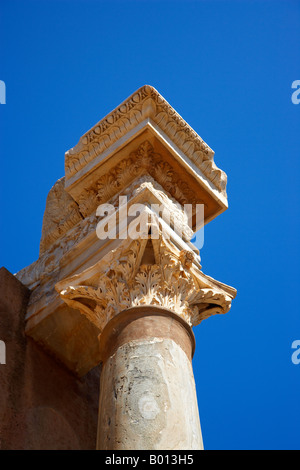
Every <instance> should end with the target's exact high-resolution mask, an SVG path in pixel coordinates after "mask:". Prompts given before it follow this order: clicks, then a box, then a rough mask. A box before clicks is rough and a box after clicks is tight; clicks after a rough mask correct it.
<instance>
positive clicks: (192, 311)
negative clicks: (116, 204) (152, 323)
mask: <svg viewBox="0 0 300 470" xmlns="http://www.w3.org/2000/svg"><path fill="white" fill-rule="evenodd" d="M56 290H57V291H58V292H59V294H60V296H61V298H62V299H63V300H64V301H65V302H66V303H67V304H68V305H69V306H70V307H72V308H75V309H78V310H79V311H80V312H81V313H82V314H83V315H85V316H86V317H87V318H88V319H89V320H90V321H91V322H92V323H93V324H95V325H96V326H97V327H98V328H99V329H100V331H102V330H103V328H104V327H105V325H106V324H107V323H108V322H109V321H110V320H111V319H112V318H113V317H114V316H115V315H117V314H118V313H120V312H121V311H123V310H126V309H129V308H131V307H135V306H160V307H164V308H166V309H169V310H171V311H172V312H174V313H175V314H177V315H179V316H180V317H181V318H182V319H184V320H185V321H186V322H187V323H188V324H189V325H190V326H195V325H198V324H199V323H200V322H201V321H202V320H203V319H205V318H208V317H209V316H211V315H214V314H216V313H226V312H228V310H229V309H230V306H231V300H232V299H233V298H234V296H235V289H233V288H231V287H229V286H225V285H224V284H221V283H219V282H217V281H215V280H213V279H212V278H210V277H208V276H206V275H205V274H203V272H202V271H201V266H200V265H199V263H198V261H197V259H196V257H195V254H194V253H193V252H192V251H190V250H179V249H178V248H177V247H176V246H175V244H174V243H173V242H172V241H170V240H168V239H166V238H164V237H163V235H161V238H160V239H159V240H152V239H151V238H150V236H149V239H148V240H130V241H126V242H124V243H123V244H122V245H121V246H119V247H118V248H117V249H116V250H113V251H111V252H109V253H108V255H107V256H105V257H103V258H102V259H101V260H100V261H99V262H98V263H96V264H95V265H94V266H92V267H90V268H88V269H86V270H85V271H83V272H82V273H80V274H77V275H75V276H72V277H70V278H67V279H64V280H62V281H60V282H58V283H57V284H56Z"/></svg>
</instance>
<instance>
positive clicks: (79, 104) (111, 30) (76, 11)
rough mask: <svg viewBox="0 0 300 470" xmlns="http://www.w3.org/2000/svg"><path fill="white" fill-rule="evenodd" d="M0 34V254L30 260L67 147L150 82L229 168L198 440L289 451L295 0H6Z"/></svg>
mask: <svg viewBox="0 0 300 470" xmlns="http://www.w3.org/2000/svg"><path fill="white" fill-rule="evenodd" d="M0 44H1V52H0V79H1V80H4V81H5V83H6V87H7V104H6V105H0V132H1V134H0V154H1V243H0V246H1V259H0V264H1V265H4V266H5V267H6V268H7V269H9V270H10V271H11V272H13V273H14V272H17V271H18V270H20V269H21V268H23V267H24V266H27V265H28V264H30V263H32V262H33V261H35V260H36V259H37V257H38V249H39V240H40V235H41V226H42V217H43V212H44V208H45V201H46V196H47V193H48V191H49V189H50V188H51V186H52V185H53V184H54V183H55V181H56V180H57V179H58V178H60V177H61V176H63V175H64V152H65V151H66V150H68V149H69V148H70V147H73V146H74V145H75V144H76V143H77V142H78V139H79V137H80V136H81V135H82V134H83V133H84V132H85V131H87V130H88V129H89V128H90V127H91V126H93V125H94V124H95V123H96V122H97V121H99V120H100V119H101V118H102V117H103V116H105V115H106V113H108V112H109V111H110V110H112V109H113V108H114V107H115V106H117V105H118V104H119V103H120V102H121V101H123V100H124V99H125V98H127V97H128V96H129V95H130V94H131V93H132V92H133V91H135V90H136V89H137V88H138V87H140V86H142V85H144V84H146V83H147V84H150V85H153V86H154V87H155V88H157V89H158V91H159V92H160V93H161V94H162V95H163V96H164V97H165V98H166V100H167V101H168V102H169V103H170V104H171V105H172V106H173V107H174V108H175V109H176V110H177V111H178V112H179V113H180V114H181V115H182V116H183V117H184V119H185V120H186V121H187V122H188V123H189V124H190V125H191V126H192V127H193V128H194V129H195V130H196V131H197V132H198V133H199V134H200V135H201V137H202V138H203V139H204V140H205V141H206V142H207V143H208V145H209V146H210V147H212V148H213V150H214V151H215V161H216V163H217V165H218V166H219V167H220V168H222V169H224V170H225V171H226V173H227V174H228V198H229V209H228V210H227V211H226V212H225V213H224V214H222V215H221V216H219V217H218V218H217V219H216V220H214V221H212V222H211V223H210V224H209V225H208V226H207V227H206V230H205V243H204V247H203V249H202V252H201V257H202V265H203V271H204V272H205V273H207V274H209V275H211V276H213V277H215V278H216V279H218V280H220V281H223V282H225V283H227V284H230V285H233V286H234V287H236V288H237V290H238V294H237V298H236V300H235V301H234V303H233V306H232V309H231V311H230V313H228V314H227V315H224V316H221V315H219V316H215V317H213V318H210V319H208V320H207V321H205V322H203V323H202V324H201V325H200V326H199V327H197V328H196V329H195V335H196V342H197V346H196V354H195V358H194V371H195V378H196V385H197V393H198V401H199V410H200V418H201V424H202V430H203V438H204V445H205V448H206V449H285V448H287V449H288V448H292V449H293V448H294V449H295V448H297V449H299V448H300V434H299V423H300V399H299V395H300V364H299V365H295V364H293V363H292V361H291V355H292V352H293V351H292V349H291V344H292V342H293V341H294V340H296V339H300V311H299V286H298V279H299V169H300V168H299V159H300V150H299V140H300V139H299V134H300V104H299V105H294V104H293V103H292V101H291V95H292V91H293V90H292V89H291V84H292V82H293V81H294V80H297V79H298V80H300V2H299V1H293V0H283V1H271V0H270V1H226V0H223V1H207V2H206V1H189V0H185V1H176V0H175V1H155V0H154V1H150V0H149V1H146V0H144V1H143V0H140V1H127V0H126V1H125V0H124V1H116V0H112V1H107V2H106V1H88V0H85V1H83V0H82V1H67V0H60V1H58V0H57V1H53V0H51V1H46V0H41V1H32V0H24V1H15V0H0ZM1 339H4V338H1Z"/></svg>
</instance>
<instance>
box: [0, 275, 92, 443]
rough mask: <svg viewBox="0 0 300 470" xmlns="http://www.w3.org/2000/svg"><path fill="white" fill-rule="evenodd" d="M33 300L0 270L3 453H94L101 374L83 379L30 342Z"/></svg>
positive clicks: (0, 438)
mask: <svg viewBox="0 0 300 470" xmlns="http://www.w3.org/2000/svg"><path fill="white" fill-rule="evenodd" d="M29 294H30V292H29V291H28V289H27V288H26V287H25V286H24V285H23V284H22V283H21V282H20V281H18V280H17V279H16V278H15V276H13V275H12V274H11V273H10V272H9V271H7V270H6V269H5V268H1V269H0V340H2V341H3V342H4V343H5V349H6V364H0V449H34V450H40V449H95V447H96V434H97V416H98V397H99V374H100V369H99V367H97V368H94V369H92V370H91V371H90V372H89V373H88V374H87V375H85V376H84V377H83V378H81V379H78V378H76V377H75V376H74V375H72V373H70V372H69V371H68V370H67V369H66V368H65V367H64V366H62V365H61V364H60V363H58V362H57V361H56V360H55V359H54V358H53V357H51V356H50V355H48V354H47V353H46V352H45V351H44V350H43V349H42V348H41V347H40V346H38V345H37V344H36V343H35V342H34V341H33V340H32V339H31V338H28V337H26V336H25V334H24V328H25V322H24V316H25V310H26V305H27V302H28V298H29Z"/></svg>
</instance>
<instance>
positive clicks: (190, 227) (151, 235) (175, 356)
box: [17, 85, 236, 449]
mask: <svg viewBox="0 0 300 470" xmlns="http://www.w3.org/2000/svg"><path fill="white" fill-rule="evenodd" d="M226 182H227V176H226V174H225V173H224V172H223V171H222V170H221V169H220V168H218V167H217V166H216V164H215V162H214V152H213V150H212V149H211V148H210V147H209V146H208V145H207V144H206V143H205V142H204V141H203V140H202V138H201V137H200V136H199V135H198V134H197V133H196V132H195V131H194V130H193V129H192V128H191V127H190V126H189V125H188V124H187V122H185V121H184V120H183V119H182V117H181V116H180V115H179V114H178V113H177V112H176V111H175V109H174V108H172V107H171V106H170V105H169V103H168V102H167V101H166V100H165V99H164V98H163V97H162V96H161V95H160V93H158V91H157V90H155V89H154V88H153V87H151V86H149V85H145V86H143V87H141V88H139V89H138V90H136V91H135V92H134V93H133V94H132V95H131V96H130V97H128V98H127V99H126V100H125V101H124V102H123V103H121V104H120V105H119V106H118V107H117V108H115V110H113V111H111V113H109V114H108V115H107V116H105V117H104V118H103V119H102V120H101V121H99V122H98V123H96V124H95V126H93V128H92V129H90V130H89V131H87V132H86V133H85V134H84V135H83V136H82V137H81V138H80V139H79V142H78V144H77V145H75V147H72V148H71V149H70V150H69V151H67V152H66V154H65V176H64V177H63V178H61V179H60V180H58V181H57V182H56V183H55V185H54V186H53V188H52V189H51V190H50V192H49V195H48V197H47V203H46V210H45V214H44V218H43V229H42V239H41V243H40V256H39V259H38V260H37V261H36V262H34V263H32V264H31V265H30V266H28V267H27V268H24V269H23V270H22V271H20V272H19V273H18V275H17V276H18V279H19V280H20V281H21V282H22V283H23V284H24V285H26V286H27V287H28V288H29V289H30V290H31V296H30V300H29V304H28V308H27V312H26V334H27V335H29V336H31V337H32V338H33V339H34V340H36V341H37V342H38V343H39V344H41V345H43V346H44V347H45V349H46V350H47V351H51V352H52V353H53V354H54V355H55V357H56V358H58V359H59V360H61V361H62V362H63V363H64V364H65V365H66V366H67V367H68V368H69V369H70V370H71V371H73V372H74V373H75V374H77V375H79V376H83V375H84V374H86V373H87V372H88V371H89V370H91V369H92V368H93V367H95V366H96V365H97V364H99V362H102V364H103V373H102V377H101V398H100V416H99V433H98V434H99V437H98V448H101V449H103V448H107V449H140V448H147V449H165V448H166V449H183V448H191V449H196V448H201V447H202V440H201V432H200V425H199V417H198V410H197V403H196V394H195V390H194V379H193V373H192V368H191V356H192V351H193V335H192V333H191V328H192V327H195V326H197V325H199V324H200V323H201V322H202V320H204V319H206V318H208V317H210V316H211V315H214V314H223V313H226V312H228V311H229V309H230V306H231V301H232V299H234V297H235V295H236V290H235V289H234V288H232V287H230V286H228V285H225V284H223V283H222V282H219V281H217V280H215V279H212V278H211V277H210V276H208V275H206V274H204V273H203V271H202V267H201V265H200V253H199V250H198V249H197V248H196V247H195V246H194V245H193V244H192V242H191V240H192V239H193V236H194V233H195V232H197V231H198V230H199V229H200V228H201V227H203V226H204V225H205V224H207V223H209V222H210V221H211V220H213V219H214V218H215V217H217V216H218V215H219V214H221V213H222V212H224V211H225V210H226V209H227V207H228V201H227V194H226ZM201 214H202V215H201ZM199 245H201V243H199ZM198 248H200V246H198ZM99 344H100V351H99Z"/></svg>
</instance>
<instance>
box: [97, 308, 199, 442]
mask: <svg viewBox="0 0 300 470" xmlns="http://www.w3.org/2000/svg"><path fill="white" fill-rule="evenodd" d="M101 342H102V345H101V351H102V355H101V359H102V360H103V369H102V376H101V391H100V402H99V411H100V413H99V426H98V429H99V432H98V443H97V447H98V449H120V450H127V449H128V450H129V449H132V448H134V449H201V448H202V447H203V444H202V436H201V429H200V422H199V414H198V406H197V398H196V390H195V383H194V377H193V370H192V365H191V359H192V354H193V350H194V346H195V344H194V336H193V333H192V330H191V329H190V328H189V327H188V325H187V324H186V323H185V322H184V321H181V320H180V317H177V316H176V315H174V313H172V312H170V311H168V310H166V309H162V308H160V307H133V308H132V309H129V310H127V311H126V310H124V311H123V312H122V313H120V314H119V315H117V316H116V317H114V319H113V320H111V322H110V323H109V324H108V325H107V326H106V328H105V329H104V331H103V333H102V338H101ZM124 410H126V413H124Z"/></svg>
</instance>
